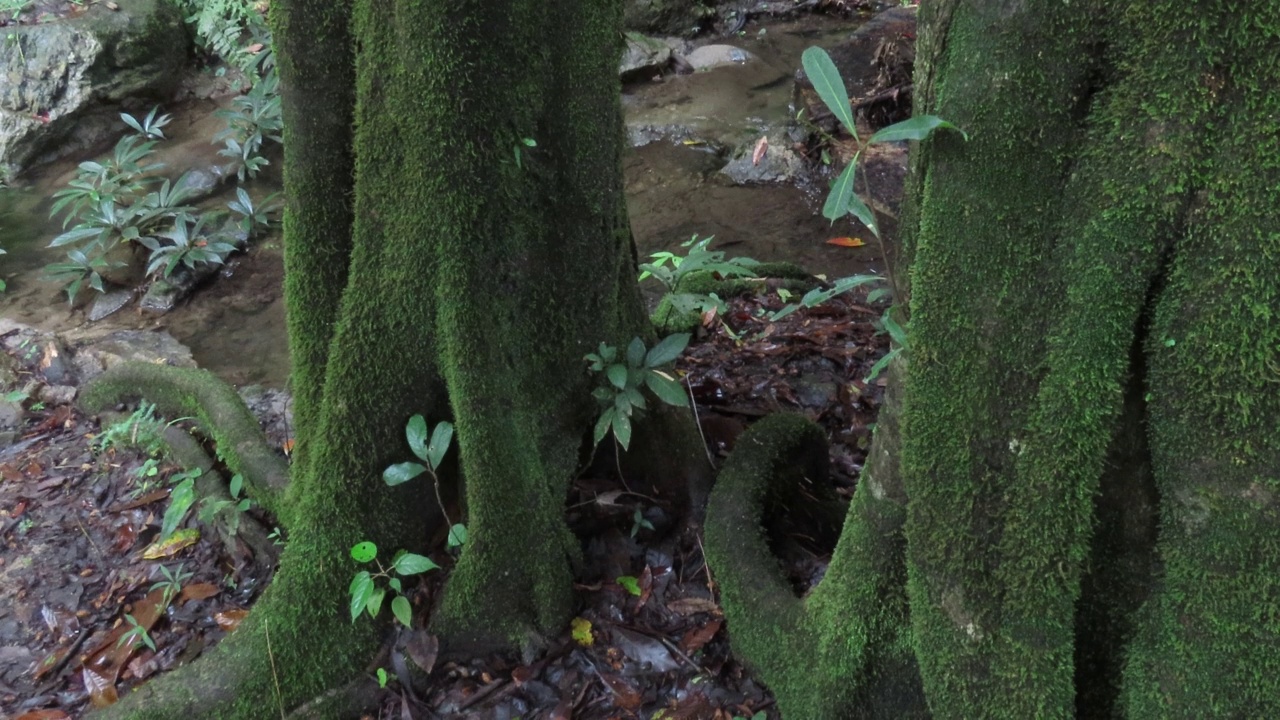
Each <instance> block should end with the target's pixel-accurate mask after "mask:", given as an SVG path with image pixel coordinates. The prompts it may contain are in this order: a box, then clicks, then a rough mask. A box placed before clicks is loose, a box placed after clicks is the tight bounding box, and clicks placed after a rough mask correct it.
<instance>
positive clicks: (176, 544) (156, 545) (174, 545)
mask: <svg viewBox="0 0 1280 720" xmlns="http://www.w3.org/2000/svg"><path fill="white" fill-rule="evenodd" d="M199 539H200V531H199V530H197V529H195V528H184V529H182V530H178V531H177V532H175V533H174V534H172V535H170V536H169V539H167V540H163V541H161V540H157V541H156V542H153V543H151V544H150V545H148V546H147V547H146V549H145V550H143V551H142V557H143V558H144V559H146V560H159V559H160V558H166V557H173V556H174V555H177V554H178V553H179V552H182V550H183V549H185V548H187V547H190V546H191V545H194V544H195V542H196V541H197V540H199Z"/></svg>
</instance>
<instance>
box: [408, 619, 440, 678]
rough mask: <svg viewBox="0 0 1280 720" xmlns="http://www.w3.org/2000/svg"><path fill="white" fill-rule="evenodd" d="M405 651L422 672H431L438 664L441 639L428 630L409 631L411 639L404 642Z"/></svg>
mask: <svg viewBox="0 0 1280 720" xmlns="http://www.w3.org/2000/svg"><path fill="white" fill-rule="evenodd" d="M404 650H405V652H407V653H409V659H410V660H412V661H413V662H414V664H415V665H417V666H418V667H420V668H422V672H424V673H427V674H428V675H430V674H431V671H432V669H434V668H435V666H436V654H437V653H439V652H440V641H439V640H438V639H437V638H436V636H435V635H432V634H431V633H429V632H427V631H426V630H422V629H418V630H411V631H409V640H408V642H406V643H405V644H404Z"/></svg>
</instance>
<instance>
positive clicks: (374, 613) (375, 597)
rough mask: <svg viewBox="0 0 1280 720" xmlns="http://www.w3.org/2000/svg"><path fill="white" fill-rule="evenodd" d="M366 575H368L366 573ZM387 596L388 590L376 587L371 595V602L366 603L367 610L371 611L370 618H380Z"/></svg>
mask: <svg viewBox="0 0 1280 720" xmlns="http://www.w3.org/2000/svg"><path fill="white" fill-rule="evenodd" d="M365 574H366V575H367V574H368V573H365ZM386 596H387V589H386V588H380V587H375V588H374V589H373V592H371V593H369V600H368V601H367V602H366V603H365V609H366V610H368V611H369V617H375V618H376V617H378V613H379V612H380V611H381V610H382V600H383V598H385V597H386Z"/></svg>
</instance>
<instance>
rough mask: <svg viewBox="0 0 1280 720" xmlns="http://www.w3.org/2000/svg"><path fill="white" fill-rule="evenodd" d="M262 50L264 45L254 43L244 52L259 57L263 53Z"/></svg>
mask: <svg viewBox="0 0 1280 720" xmlns="http://www.w3.org/2000/svg"><path fill="white" fill-rule="evenodd" d="M262 48H263V45H262V43H254V44H252V45H250V46H249V47H247V48H245V49H244V51H245V52H247V53H250V54H253V55H257V54H258V53H260V52H262Z"/></svg>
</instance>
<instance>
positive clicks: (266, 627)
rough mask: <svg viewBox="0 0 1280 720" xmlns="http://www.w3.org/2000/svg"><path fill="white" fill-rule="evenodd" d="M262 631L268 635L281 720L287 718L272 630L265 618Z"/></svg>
mask: <svg viewBox="0 0 1280 720" xmlns="http://www.w3.org/2000/svg"><path fill="white" fill-rule="evenodd" d="M262 633H263V634H264V635H266V636H267V659H268V660H270V661H271V680H272V682H274V683H275V685H276V707H278V708H280V720H285V716H284V700H282V699H281V698H280V676H279V675H278V674H277V673H276V656H275V654H274V653H272V652H271V630H270V626H269V625H268V623H267V620H266V619H265V618H264V619H263V621H262Z"/></svg>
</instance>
